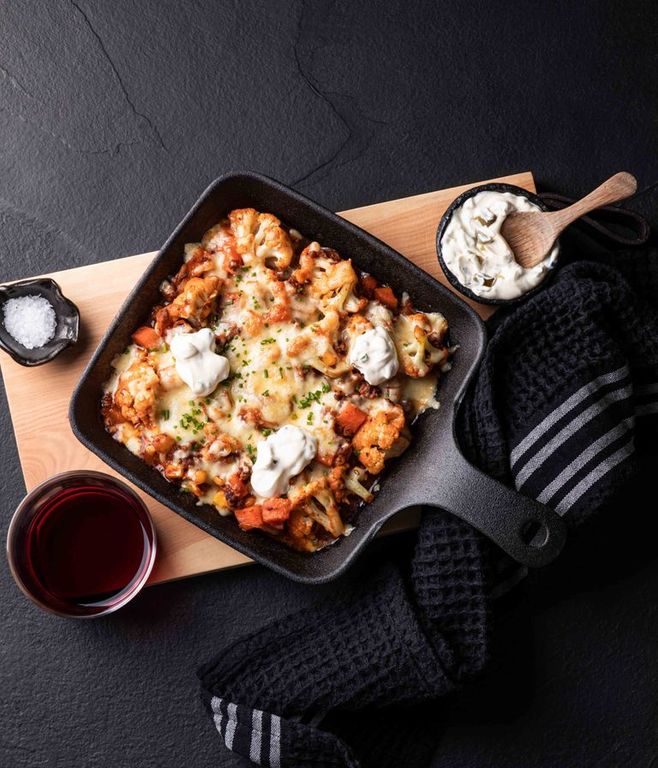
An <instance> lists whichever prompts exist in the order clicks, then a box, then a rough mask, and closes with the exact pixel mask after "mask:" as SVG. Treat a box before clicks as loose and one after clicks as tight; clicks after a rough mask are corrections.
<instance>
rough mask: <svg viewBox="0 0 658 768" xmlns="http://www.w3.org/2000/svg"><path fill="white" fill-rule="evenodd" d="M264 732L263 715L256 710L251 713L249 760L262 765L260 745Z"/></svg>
mask: <svg viewBox="0 0 658 768" xmlns="http://www.w3.org/2000/svg"><path fill="white" fill-rule="evenodd" d="M262 732H263V713H262V712H261V711H260V709H254V710H253V711H252V713H251V743H250V744H249V759H250V760H251V762H252V763H256V764H257V765H260V744H261V738H262Z"/></svg>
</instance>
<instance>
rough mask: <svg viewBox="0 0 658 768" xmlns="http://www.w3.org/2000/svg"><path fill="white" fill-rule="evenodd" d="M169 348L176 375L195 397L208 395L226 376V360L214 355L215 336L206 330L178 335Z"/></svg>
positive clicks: (227, 372) (227, 364) (221, 356)
mask: <svg viewBox="0 0 658 768" xmlns="http://www.w3.org/2000/svg"><path fill="white" fill-rule="evenodd" d="M169 346H170V348H171V354H172V355H173V356H174V361H175V363H176V371H177V373H178V375H179V376H180V377H181V379H182V380H183V381H184V382H185V383H186V384H187V386H188V387H189V388H190V389H191V390H192V392H193V393H194V394H195V395H197V397H205V396H206V395H209V394H210V393H211V392H213V391H214V390H215V389H216V387H217V385H218V384H219V382H220V381H224V379H225V378H226V377H227V376H228V375H229V372H230V365H229V361H228V360H227V359H226V358H225V357H224V356H223V355H218V354H217V353H216V352H215V335H214V334H213V332H212V331H211V330H210V328H202V329H201V330H200V331H197V332H196V333H179V334H177V335H176V336H174V337H173V338H172V339H171V341H170V345H169Z"/></svg>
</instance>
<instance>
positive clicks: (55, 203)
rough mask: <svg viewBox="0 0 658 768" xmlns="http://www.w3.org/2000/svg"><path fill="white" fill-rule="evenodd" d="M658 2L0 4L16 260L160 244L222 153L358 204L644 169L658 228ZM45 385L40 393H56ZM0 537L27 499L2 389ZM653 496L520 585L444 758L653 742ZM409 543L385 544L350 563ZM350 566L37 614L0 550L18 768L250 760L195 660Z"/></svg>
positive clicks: (6, 696) (2, 117)
mask: <svg viewBox="0 0 658 768" xmlns="http://www.w3.org/2000/svg"><path fill="white" fill-rule="evenodd" d="M657 72H658V12H657V10H656V4H655V2H653V1H652V0H641V1H639V2H596V1H594V0H588V1H587V2H578V3H573V2H533V3H526V2H516V1H514V2H506V3H496V2H484V1H483V0H479V1H478V2H473V1H472V2H458V3H446V2H442V3H433V2H415V1H410V0H404V1H401V0H390V1H389V2H382V3H375V2H368V1H367V0H355V1H352V2H343V3H339V2H329V1H326V0H317V1H314V0H306V1H304V0H301V1H300V2H273V1H270V2H268V3H259V2H254V0H242V2H211V1H210V0H196V1H192V0H189V2H184V3H183V2H181V3H175V2H173V1H172V0H167V1H166V2H163V1H162V0H161V1H160V2H156V0H149V1H148V2H140V3H136V2H129V1H128V0H118V1H117V0H115V2H112V3H103V2H100V1H99V0H96V1H95V2H92V1H91V0H71V1H70V2H63V1H62V2H60V1H59V0H58V1H57V2H52V1H49V0H41V1H40V2H36V1H35V2H9V0H5V1H4V2H1V3H0V280H7V279H13V278H19V277H25V276H28V275H31V274H34V273H39V272H44V271H50V270H55V269H62V268H66V267H71V266H76V265H81V264H87V263H90V262H94V261H101V260H105V259H111V258H116V257H120V256H124V255H127V254H131V253H136V252H141V251H146V250H151V249H153V248H156V247H157V246H158V245H159V244H160V243H161V242H162V241H163V240H164V239H165V237H166V236H167V234H168V233H169V232H170V230H171V229H172V228H173V226H174V225H175V224H176V222H177V221H178V220H179V218H180V217H181V216H182V215H183V213H184V212H185V211H186V210H187V208H188V207H189V206H190V205H191V203H192V202H193V201H194V199H195V198H196V196H197V195H198V193H199V192H200V191H201V190H202V189H203V188H204V187H205V186H206V185H207V184H208V183H209V182H210V181H211V180H212V179H213V178H214V177H215V176H217V175H218V174H219V173H221V172H223V171H226V170H229V169H237V168H251V169H254V170H259V171H262V172H264V173H267V174H270V175H272V176H275V177H277V178H279V179H281V180H282V181H285V182H288V183H291V184H293V185H295V186H296V187H298V188H299V189H300V190H301V191H303V192H305V193H307V194H309V195H310V196H312V197H314V198H316V199H317V200H319V201H320V202H322V203H324V204H326V205H328V206H329V207H332V208H335V209H340V208H349V207H353V206H356V205H361V204H366V203H370V202H375V201H378V200H384V199H387V198H391V197H399V196H404V195H410V194H415V193H419V192H425V191H428V190H430V189H435V188H438V187H446V186H451V185H455V184H459V183H463V182H467V181H472V180H476V179H484V178H487V177H492V176H498V175H502V174H504V173H509V172H515V171H520V170H524V169H528V168H529V169H532V170H533V171H534V172H535V175H536V179H537V182H538V185H539V186H540V187H541V188H543V189H551V190H559V191H563V192H566V193H572V194H578V193H583V192H585V191H587V190H588V189H589V188H590V187H592V186H593V185H595V184H596V183H597V182H598V181H600V180H601V179H603V178H604V177H605V176H606V175H608V174H610V173H612V172H614V171H617V170H620V169H627V170H630V171H633V172H634V173H636V175H637V177H638V180H639V183H640V189H641V190H642V191H641V193H640V194H639V195H638V196H637V197H636V199H635V200H634V201H633V207H635V208H636V209H638V210H641V211H642V212H644V213H645V214H647V215H649V216H650V217H651V219H652V221H653V222H654V224H656V223H658V195H656V193H655V190H654V185H655V184H656V183H657V182H658V151H657V150H658V76H657ZM44 397H47V393H44ZM0 420H1V422H0V435H1V436H2V439H1V441H0V451H1V456H0V460H1V466H2V489H3V494H2V502H1V506H0V510H1V511H0V535H2V536H3V537H4V536H5V534H6V528H7V525H8V521H9V518H10V515H11V513H12V510H13V508H14V507H15V505H16V504H17V502H18V501H19V500H20V498H21V496H22V494H23V493H24V487H23V482H22V477H21V474H20V470H19V466H18V460H17V455H16V449H15V444H14V440H13V436H12V431H11V423H10V420H9V416H8V412H7V408H6V401H5V400H4V397H3V400H2V405H1V406H0ZM655 513H656V502H655V491H653V490H652V489H638V491H637V493H636V494H635V497H632V498H625V499H623V500H620V503H619V505H618V510H617V514H616V515H614V516H612V517H611V518H610V519H607V520H603V521H598V522H597V523H596V524H595V525H592V526H590V528H589V530H586V531H583V532H582V533H581V534H579V535H578V536H576V537H575V538H574V541H572V542H571V544H570V547H569V552H568V553H567V555H566V557H565V558H564V559H563V560H562V561H561V562H560V563H559V564H558V565H556V566H554V567H552V568H551V569H550V570H549V571H547V572H545V573H542V574H540V575H539V576H538V577H537V578H536V579H535V583H533V584H530V583H528V584H525V585H524V586H523V587H522V588H521V589H520V590H519V591H518V593H517V594H516V595H515V596H513V597H511V598H507V599H506V601H505V604H504V605H503V606H502V608H503V609H504V610H502V611H501V617H502V619H501V624H502V627H501V634H500V646H501V647H500V653H499V655H498V660H497V662H496V664H495V665H494V667H493V668H492V670H491V672H490V674H489V675H488V676H487V677H486V678H485V679H484V680H483V681H482V682H481V683H479V684H478V685H477V686H476V687H474V688H472V689H471V690H469V691H467V692H466V693H465V694H464V695H462V696H460V697H459V698H458V699H455V700H453V701H451V702H448V703H447V704H446V706H445V719H444V720H442V721H440V722H437V729H438V730H439V731H441V733H442V736H441V742H440V746H439V749H438V751H437V755H436V758H435V762H434V765H435V766H444V765H445V766H457V765H459V766H462V765H464V766H501V767H503V766H504V767H507V766H509V767H510V768H511V767H517V766H542V767H544V766H546V767H548V766H551V768H556V767H557V766H560V767H562V766H581V767H582V766H597V767H599V766H647V768H648V767H649V766H653V765H655V764H656V763H657V762H658V745H657V731H658V652H657V650H656V649H657V647H658V642H657V635H658V610H657V608H656V603H657V600H656V594H657V589H658V557H657V556H656V555H655V554H654V550H655V548H656V546H655V538H652V537H651V536H650V522H651V520H650V517H649V515H655ZM409 546H410V539H409V537H406V538H405V537H402V538H397V539H395V540H389V541H388V542H383V543H378V544H376V545H374V546H373V547H372V548H371V551H370V552H369V553H368V554H367V555H366V557H365V558H364V560H363V561H362V562H361V563H360V564H359V565H358V566H357V567H356V569H355V570H354V571H353V572H352V573H351V574H349V575H348V576H347V577H346V579H347V580H350V579H362V578H366V577H367V571H368V568H369V567H370V566H371V565H372V564H373V563H375V562H376V561H378V560H379V559H380V558H381V557H383V556H385V555H386V554H387V553H389V552H391V551H392V550H396V551H400V550H404V549H405V548H406V547H409ZM339 586H340V585H338V587H336V586H331V585H330V586H327V587H323V588H320V589H317V588H308V587H303V586H299V585H294V584H291V583H288V582H286V581H285V580H283V579H281V578H279V577H277V576H274V575H272V574H270V573H268V572H266V571H265V570H263V569H262V568H260V567H249V568H244V569H241V570H238V571H234V572H227V573H223V574H218V575H210V576H206V577H201V578H196V579H192V580H189V581H187V582H184V583H176V584H170V585H165V586H161V587H156V588H153V589H149V590H147V591H146V592H145V593H144V594H143V595H142V596H141V597H140V599H138V600H137V601H136V602H135V603H134V604H132V605H131V606H130V607H129V608H128V609H126V610H125V611H123V612H121V613H120V614H119V615H116V616H113V617H110V618H108V619H105V620H99V621H95V622H85V623H74V622H70V621H65V620H60V619H57V618H53V617H50V616H47V615H44V614H42V613H41V612H39V611H38V610H37V609H36V608H33V607H32V605H31V604H29V603H28V602H27V601H26V600H25V599H24V598H23V597H22V596H21V595H20V594H19V592H18V590H17V589H16V588H15V587H14V585H13V583H12V581H11V578H10V576H9V573H8V569H7V564H6V560H5V558H4V557H3V558H1V560H0V597H1V601H0V616H1V619H0V621H1V625H0V715H1V720H0V765H2V766H7V768H14V767H16V768H19V767H20V768H23V767H28V766H29V767H30V768H32V766H34V767H35V768H37V767H38V768H41V766H49V767H53V768H54V767H57V768H59V767H60V766H62V767H64V766H66V767H67V768H68V767H69V766H75V767H77V766H84V767H85V768H86V767H87V766H90V767H92V766H93V768H110V767H112V768H124V767H126V768H127V767H128V766H146V767H149V768H150V767H151V766H153V768H155V767H156V766H157V767H158V768H160V767H162V768H169V767H171V768H174V766H176V767H177V766H182V765H184V766H194V767H195V768H196V767H198V768H205V767H206V766H208V768H210V767H211V766H212V767H213V768H216V766H233V765H238V764H241V763H238V761H237V760H236V759H235V758H232V757H231V756H229V755H228V754H227V753H225V752H224V751H222V750H221V749H220V747H219V743H218V739H217V736H216V734H215V733H214V732H213V729H212V727H211V725H210V724H209V722H208V721H207V720H206V717H205V714H204V713H203V711H202V708H201V705H200V704H199V702H198V701H197V699H196V690H197V689H196V680H195V675H194V671H195V669H196V666H197V665H198V664H199V663H200V662H202V661H205V660H206V659H207V658H208V657H209V656H210V655H212V654H214V653H215V652H216V651H217V650H218V649H220V648H221V647H222V646H223V645H225V644H226V643H228V642H230V641H232V640H235V639H236V638H238V637H239V636H240V635H241V634H242V633H243V632H245V631H248V630H251V629H255V628H257V627H259V626H261V625H263V624H264V623H265V622H267V621H268V620H269V619H271V618H272V617H274V616H279V615H281V614H284V613H286V612H289V611H292V610H295V609H298V608H301V607H305V606H309V605H310V604H312V602H313V601H315V600H317V599H322V597H323V596H325V595H327V594H329V593H330V592H331V591H332V590H333V589H336V588H339Z"/></svg>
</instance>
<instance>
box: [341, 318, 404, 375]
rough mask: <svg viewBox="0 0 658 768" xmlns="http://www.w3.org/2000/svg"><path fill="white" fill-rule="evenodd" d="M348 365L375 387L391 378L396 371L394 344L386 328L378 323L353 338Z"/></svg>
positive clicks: (396, 360)
mask: <svg viewBox="0 0 658 768" xmlns="http://www.w3.org/2000/svg"><path fill="white" fill-rule="evenodd" d="M349 362H350V365H353V366H354V367H355V368H357V369H358V370H359V371H361V373H362V374H363V378H364V379H365V380H366V381H367V382H368V384H372V385H373V386H374V387H376V386H377V385H379V384H383V383H384V382H385V381H388V380H389V379H391V378H393V376H395V374H396V373H397V372H398V367H399V363H398V355H397V352H396V350H395V344H394V343H393V339H392V338H391V337H390V335H389V333H388V331H387V330H386V328H382V326H380V325H378V326H376V327H375V328H370V329H369V330H367V331H365V332H364V333H361V334H360V335H359V336H357V337H356V339H354V341H353V342H352V345H351V348H350V354H349Z"/></svg>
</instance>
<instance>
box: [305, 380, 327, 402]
mask: <svg viewBox="0 0 658 768" xmlns="http://www.w3.org/2000/svg"><path fill="white" fill-rule="evenodd" d="M330 389H331V387H330V386H329V385H328V384H327V383H326V382H325V383H324V384H323V385H322V388H321V389H316V390H315V392H307V393H306V394H305V395H304V397H302V399H301V400H300V401H299V407H300V408H309V407H310V405H311V403H319V402H320V398H321V397H322V395H323V394H325V393H326V392H329V390H330Z"/></svg>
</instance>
